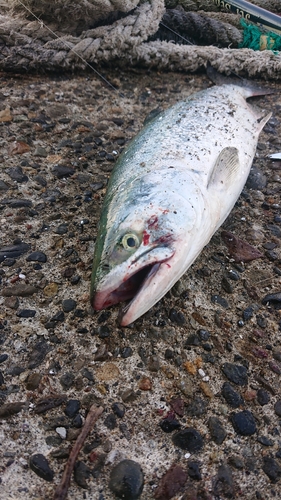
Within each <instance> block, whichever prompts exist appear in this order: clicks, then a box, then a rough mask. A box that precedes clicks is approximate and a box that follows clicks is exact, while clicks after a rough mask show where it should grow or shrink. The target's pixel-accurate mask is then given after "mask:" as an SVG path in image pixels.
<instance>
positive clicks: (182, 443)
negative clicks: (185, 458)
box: [172, 427, 204, 453]
mask: <svg viewBox="0 0 281 500" xmlns="http://www.w3.org/2000/svg"><path fill="white" fill-rule="evenodd" d="M172 441H173V443H174V445H175V446H177V447H178V448H181V449H182V450H187V451H189V452H190V453H194V452H196V451H199V450H201V448H203V445H204V442H203V438H202V436H201V434H200V433H199V432H198V431H197V430H196V429H194V428H192V427H187V428H186V429H183V430H181V431H179V432H177V433H176V434H174V435H173V437H172Z"/></svg>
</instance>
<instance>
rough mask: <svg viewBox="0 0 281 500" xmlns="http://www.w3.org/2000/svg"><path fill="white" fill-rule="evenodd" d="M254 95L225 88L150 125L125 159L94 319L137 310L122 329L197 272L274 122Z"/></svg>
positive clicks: (96, 273) (94, 291) (112, 202)
mask: <svg viewBox="0 0 281 500" xmlns="http://www.w3.org/2000/svg"><path fill="white" fill-rule="evenodd" d="M253 94H254V92H252V91H251V90H250V89H248V88H243V87H239V86H236V85H222V86H218V87H216V86H215V87H211V88H209V89H207V90H204V91H201V92H198V93H196V94H193V95H192V96H190V97H189V98H187V99H186V100H184V101H181V102H179V103H177V104H175V105H174V106H172V107H171V108H169V109H167V110H166V111H164V112H163V113H161V114H160V115H158V116H157V117H156V118H155V119H153V120H152V121H151V122H149V123H148V124H147V125H146V126H145V127H144V128H143V129H142V130H141V131H140V133H139V134H138V135H137V136H136V137H135V139H133V141H131V143H130V144H129V146H128V148H127V149H126V150H125V151H124V152H123V153H122V155H121V156H120V158H119V159H118V161H117V163H116V165H115V168H114V171H113V173H112V176H111V178H110V181H109V184H108V189H107V193H106V196H105V200H104V205H103V209H102V214H101V220H100V227H99V232H98V235H97V241H96V247H95V255H94V263H93V272H92V287H91V302H92V306H93V308H94V309H96V310H100V309H103V308H105V307H109V306H111V305H113V304H117V303H118V302H122V301H127V300H130V302H129V303H127V305H126V306H125V308H124V309H123V311H122V314H121V318H120V324H121V325H122V326H126V325H128V324H130V323H132V322H133V321H134V320H136V319H137V318H138V317H140V316H141V315H143V314H144V313H145V312H146V311H148V310H149V309H150V308H151V307H152V306H153V305H154V304H155V303H156V302H158V301H159V300H160V299H161V298H162V297H163V295H165V293H166V292H167V291H168V290H169V289H170V288H171V287H172V286H173V285H174V283H175V282H176V281H177V280H178V279H179V278H180V277H181V276H182V275H183V274H184V273H185V271H186V270H187V269H188V268H189V267H190V265H191V264H192V263H193V262H194V260H195V259H196V257H197V256H198V254H199V253H200V252H201V250H202V249H203V247H204V246H205V245H206V244H207V243H208V241H209V240H210V238H211V237H212V235H213V234H214V232H215V231H216V230H217V229H218V228H219V226H220V225H221V224H222V223H223V221H224V220H225V219H226V217H227V216H228V214H229V213H230V211H231V209H232V208H233V206H234V204H235V202H236V200H237V198H238V196H239V194H240V193H241V191H242V189H243V186H244V184H245V182H246V180H247V177H248V174H249V172H250V168H251V165H252V161H253V158H254V155H255V151H256V146H257V141H258V137H259V133H260V132H261V130H262V128H263V127H264V125H265V123H266V122H267V121H268V119H269V118H270V116H271V113H270V114H268V115H266V116H263V113H262V112H261V111H260V110H257V109H256V108H253V107H252V106H251V105H250V104H248V103H247V101H246V99H247V97H250V96H252V95H253Z"/></svg>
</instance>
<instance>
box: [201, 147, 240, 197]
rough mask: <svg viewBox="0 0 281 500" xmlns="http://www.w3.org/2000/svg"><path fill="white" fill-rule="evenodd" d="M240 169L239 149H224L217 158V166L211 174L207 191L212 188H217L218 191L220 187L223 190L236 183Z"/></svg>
mask: <svg viewBox="0 0 281 500" xmlns="http://www.w3.org/2000/svg"><path fill="white" fill-rule="evenodd" d="M238 169H239V155H238V149H237V148H233V147H227V148H224V149H223V150H222V151H221V152H220V154H219V156H218V157H217V160H216V162H215V165H214V167H213V169H212V171H211V172H210V176H209V179H208V183H207V189H210V188H212V187H216V189H218V188H219V187H221V188H222V189H226V188H228V186H229V185H231V184H232V183H233V182H234V181H235V177H236V175H237V171H238Z"/></svg>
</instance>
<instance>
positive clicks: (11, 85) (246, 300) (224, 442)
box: [0, 69, 281, 500]
mask: <svg viewBox="0 0 281 500" xmlns="http://www.w3.org/2000/svg"><path fill="white" fill-rule="evenodd" d="M104 73H105V75H106V76H107V77H108V79H109V80H110V81H111V82H112V83H113V84H114V85H115V86H116V87H118V88H119V90H120V91H122V93H123V96H122V97H121V96H119V94H118V93H114V92H113V91H111V90H110V89H108V88H107V87H105V86H104V84H103V83H101V82H100V81H99V80H97V79H96V78H95V76H94V75H93V74H86V75H83V76H77V75H62V76H61V75H53V76H49V75H40V76H25V75H11V74H3V73H2V74H0V79H1V90H0V128H1V139H0V141H1V151H0V220H1V240H0V287H1V296H0V304H1V307H0V435H1V444H2V446H1V450H0V455H1V461H0V471H1V479H0V481H1V486H0V498H3V499H5V500H8V499H18V498H21V499H22V500H30V499H36V500H39V499H40V500H41V499H42V500H43V499H44V500H51V499H52V498H53V496H54V491H55V487H56V485H57V484H58V483H59V482H60V479H61V476H62V473H63V470H64V467H65V464H66V462H67V458H68V456H69V451H70V449H71V447H72V446H73V443H74V442H75V440H76V438H77V436H78V435H79V433H80V431H81V428H82V427H83V424H84V421H85V418H86V416H87V413H88V411H89V409H90V407H91V405H92V404H95V405H97V406H102V407H103V408H104V411H103V413H102V415H101V416H100V418H99V419H98V421H97V423H96V424H95V425H94V427H93V429H92V431H91V433H90V435H89V436H88V437H87V439H86V440H85V442H84V445H83V447H82V450H81V452H80V453H79V456H78V460H77V462H76V465H75V470H74V474H73V477H72V480H71V485H70V489H69V492H68V499H69V500H74V499H75V500H80V499H81V500H82V499H94V500H109V499H113V498H124V499H129V500H131V499H135V498H140V499H142V500H150V499H154V498H155V499H160V500H166V499H170V498H174V499H178V500H179V499H182V500H191V499H192V500H196V499H198V500H199V499H202V500H209V499H225V498H239V497H240V498H243V499H251V500H254V499H263V500H266V499H271V498H280V496H279V495H280V484H278V481H279V480H280V478H281V436H280V423H281V420H280V418H281V390H280V374H281V345H280V334H281V317H280V311H281V255H280V242H281V213H280V183H281V162H280V161H279V162H278V161H275V162H273V161H271V160H269V159H267V155H268V154H270V153H276V152H279V151H281V141H280V133H281V125H280V121H279V117H280V109H281V97H280V93H277V94H276V95H273V96H272V95H271V96H266V97H264V98H259V106H260V107H263V108H265V109H267V110H268V111H270V110H272V111H273V116H272V118H271V119H270V121H269V122H268V124H267V125H266V127H265V129H264V131H263V132H262V133H261V136H260V142H259V145H258V149H257V155H256V159H255V160H254V164H253V169H252V173H251V174H250V177H249V179H248V182H247V185H246V187H245V189H244V191H243V193H242V195H241V197H240V198H239V200H238V202H237V203H236V206H235V208H234V210H233V211H232V213H231V215H230V216H229V218H228V219H227V221H226V222H225V223H224V226H223V232H222V231H218V233H217V234H216V235H215V236H214V237H213V239H212V241H211V242H210V243H209V244H208V246H207V247H206V248H205V249H204V250H203V251H202V253H201V255H200V257H199V258H198V259H197V261H196V262H195V264H194V265H193V266H192V268H191V269H190V270H189V271H188V272H187V273H186V275H185V276H184V277H183V278H182V279H181V280H180V281H179V282H178V283H177V284H176V285H175V286H174V287H173V289H172V290H171V291H170V292H169V293H168V294H167V295H166V296H165V297H164V298H163V299H162V300H161V301H160V302H159V303H158V304H156V305H155V306H154V307H153V308H152V309H151V310H150V311H149V312H148V313H147V314H146V315H145V316H144V317H143V318H140V319H139V320H137V321H136V322H135V323H134V325H132V326H131V327H128V328H120V327H119V326H118V324H117V317H118V307H113V308H111V309H110V310H106V311H102V312H98V313H96V312H93V311H92V310H91V307H90V305H89V285H90V276H91V265H92V257H93V249H94V244H95V236H96V233H97V224H98V220H99V215H100V207H101V202H102V199H103V196H104V192H105V186H106V183H107V180H108V176H109V175H110V172H111V170H112V168H113V166H114V162H115V160H116V158H117V157H118V155H119V154H120V152H121V151H122V149H123V147H124V145H125V143H126V142H127V141H128V140H129V139H130V138H132V137H133V136H134V135H135V134H136V133H137V131H138V130H139V129H140V128H141V126H142V124H143V122H144V119H145V118H146V117H147V116H148V115H149V113H150V112H151V111H153V110H156V109H159V108H160V109H164V108H166V107H168V106H170V105H171V104H173V103H175V102H177V101H178V100H180V99H182V98H184V97H185V96H187V95H189V94H191V93H193V92H195V91H197V90H200V89H203V88H206V87H208V86H209V85H210V83H209V81H208V80H207V78H206V76H205V74H202V75H184V74H177V73H154V72H149V71H142V70H132V69H130V71H128V72H127V73H124V72H120V71H117V70H113V69H112V70H111V71H109V70H104ZM268 85H269V86H272V87H273V88H275V87H276V88H277V90H279V91H280V89H281V84H278V83H275V84H274V83H269V84H268ZM232 233H234V234H235V236H236V238H232V237H231V234H232ZM241 240H242V242H241ZM233 242H234V243H233ZM232 243H233V244H232ZM116 495H117V496H116Z"/></svg>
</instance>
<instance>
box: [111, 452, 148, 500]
mask: <svg viewBox="0 0 281 500" xmlns="http://www.w3.org/2000/svg"><path fill="white" fill-rule="evenodd" d="M143 484H144V476H143V472H142V469H141V467H140V465H139V464H138V463H137V462H135V461H133V460H122V462H119V463H118V464H117V465H115V467H114V468H113V469H112V470H111V473H110V479H109V488H110V490H111V491H112V492H113V493H114V494H115V495H116V496H117V497H118V498H124V500H135V499H137V498H139V497H140V495H141V492H142V490H143Z"/></svg>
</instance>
